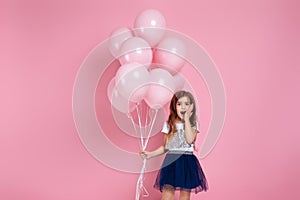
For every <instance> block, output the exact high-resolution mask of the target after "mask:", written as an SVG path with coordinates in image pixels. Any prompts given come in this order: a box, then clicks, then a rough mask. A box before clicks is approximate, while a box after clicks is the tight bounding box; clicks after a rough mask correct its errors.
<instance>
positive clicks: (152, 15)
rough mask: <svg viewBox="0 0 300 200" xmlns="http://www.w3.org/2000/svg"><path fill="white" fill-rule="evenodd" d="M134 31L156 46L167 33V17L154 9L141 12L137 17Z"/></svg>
mask: <svg viewBox="0 0 300 200" xmlns="http://www.w3.org/2000/svg"><path fill="white" fill-rule="evenodd" d="M134 28H135V30H134V32H135V35H136V36H139V37H141V38H144V39H145V40H146V41H147V42H148V43H149V44H150V45H151V46H152V47H154V46H156V45H157V44H158V43H159V41H160V40H161V39H162V37H163V36H164V33H165V28H166V20H165V17H164V16H163V15H162V14H161V13H160V12H159V11H158V10H154V9H149V10H145V11H143V12H141V13H140V14H139V15H138V16H137V17H136V19H135V22H134Z"/></svg>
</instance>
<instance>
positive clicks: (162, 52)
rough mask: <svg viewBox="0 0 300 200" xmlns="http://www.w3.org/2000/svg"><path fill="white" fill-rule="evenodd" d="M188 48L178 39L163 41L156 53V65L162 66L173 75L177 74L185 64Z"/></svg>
mask: <svg viewBox="0 0 300 200" xmlns="http://www.w3.org/2000/svg"><path fill="white" fill-rule="evenodd" d="M185 56H186V47H185V45H184V43H183V42H182V41H181V40H179V39H177V38H166V39H163V40H162V41H161V42H160V43H159V44H158V45H157V47H156V50H155V52H154V63H158V64H160V65H162V67H163V68H164V69H166V70H168V71H169V72H170V73H171V74H175V73H177V72H178V71H180V69H181V68H182V67H183V65H184V63H185V59H184V58H185Z"/></svg>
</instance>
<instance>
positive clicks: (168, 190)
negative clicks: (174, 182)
mask: <svg viewBox="0 0 300 200" xmlns="http://www.w3.org/2000/svg"><path fill="white" fill-rule="evenodd" d="M174 194H175V190H174V189H173V187H172V186H167V187H164V188H163V190H162V197H161V200H174Z"/></svg>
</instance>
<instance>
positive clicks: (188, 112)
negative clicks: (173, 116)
mask: <svg viewBox="0 0 300 200" xmlns="http://www.w3.org/2000/svg"><path fill="white" fill-rule="evenodd" d="M193 109H194V104H191V105H190V106H189V108H188V109H187V111H186V113H185V115H184V118H185V120H188V119H190V117H191V116H192V114H193V112H192V111H193Z"/></svg>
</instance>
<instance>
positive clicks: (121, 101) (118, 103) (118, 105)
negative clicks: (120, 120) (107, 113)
mask: <svg viewBox="0 0 300 200" xmlns="http://www.w3.org/2000/svg"><path fill="white" fill-rule="evenodd" d="M115 83H116V82H115V78H113V79H112V80H111V81H110V82H109V84H108V87H107V96H108V99H109V101H110V103H111V105H112V106H113V107H114V108H115V109H117V110H118V111H120V112H122V113H125V114H128V113H130V112H132V111H133V110H134V109H135V106H136V105H135V103H134V102H131V101H128V100H127V99H125V98H124V97H123V96H122V95H121V94H120V93H119V92H118V90H117V89H116V85H115Z"/></svg>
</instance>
